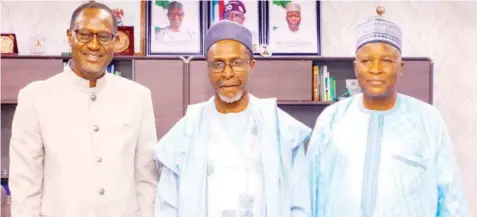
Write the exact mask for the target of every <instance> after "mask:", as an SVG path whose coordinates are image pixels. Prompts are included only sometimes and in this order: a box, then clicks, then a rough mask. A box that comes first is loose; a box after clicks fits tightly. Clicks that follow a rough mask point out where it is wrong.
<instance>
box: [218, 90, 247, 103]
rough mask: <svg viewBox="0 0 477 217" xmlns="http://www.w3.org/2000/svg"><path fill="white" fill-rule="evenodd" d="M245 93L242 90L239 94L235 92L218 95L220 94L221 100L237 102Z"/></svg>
mask: <svg viewBox="0 0 477 217" xmlns="http://www.w3.org/2000/svg"><path fill="white" fill-rule="evenodd" d="M243 94H244V92H243V91H240V92H238V93H237V94H235V95H234V96H225V95H223V94H221V93H219V94H217V95H219V98H220V100H222V101H223V102H225V103H234V102H237V101H239V100H240V99H242V96H243Z"/></svg>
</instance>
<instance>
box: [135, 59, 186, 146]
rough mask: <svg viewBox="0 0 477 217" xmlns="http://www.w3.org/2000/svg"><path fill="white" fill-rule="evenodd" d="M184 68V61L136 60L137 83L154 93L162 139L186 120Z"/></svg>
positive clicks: (153, 98)
mask: <svg viewBox="0 0 477 217" xmlns="http://www.w3.org/2000/svg"><path fill="white" fill-rule="evenodd" d="M183 65H184V64H183V62H182V61H181V60H180V59H177V60H154V61H151V60H134V80H135V81H136V82H138V83H140V84H142V85H144V86H146V87H148V88H149V89H150V90H151V93H152V102H153V104H154V115H155V118H156V131H157V136H158V137H162V136H163V135H164V134H165V133H166V132H167V131H168V130H169V129H170V128H171V127H172V126H173V125H174V124H175V123H176V122H177V121H179V119H180V118H181V117H182V116H183V112H184V100H183V93H184V92H183V82H184V78H183Z"/></svg>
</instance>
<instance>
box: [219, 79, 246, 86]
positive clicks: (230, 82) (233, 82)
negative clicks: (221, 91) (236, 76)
mask: <svg viewBox="0 0 477 217" xmlns="http://www.w3.org/2000/svg"><path fill="white" fill-rule="evenodd" d="M217 84H218V85H219V87H221V86H239V85H240V84H241V82H240V81H239V80H228V81H224V80H220V81H219V82H218V83H217Z"/></svg>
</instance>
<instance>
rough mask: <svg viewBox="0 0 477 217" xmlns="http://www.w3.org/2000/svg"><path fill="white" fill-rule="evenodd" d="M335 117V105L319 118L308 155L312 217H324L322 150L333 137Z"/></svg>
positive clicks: (309, 145) (311, 138)
mask: <svg viewBox="0 0 477 217" xmlns="http://www.w3.org/2000/svg"><path fill="white" fill-rule="evenodd" d="M334 115H335V105H332V106H329V107H327V108H326V109H325V110H323V112H322V113H321V114H320V115H319V116H318V118H317V120H316V123H315V126H314V128H313V132H312V134H311V137H310V142H309V144H308V150H307V153H306V156H307V160H308V161H307V162H308V164H309V167H308V169H309V172H308V182H309V186H310V188H309V189H310V203H311V215H310V216H311V217H322V216H323V215H322V214H321V212H320V211H321V210H320V197H319V196H320V195H319V191H320V189H319V186H320V181H321V177H320V175H321V169H320V168H321V154H322V152H321V150H322V148H323V147H324V146H325V145H326V142H327V140H328V139H329V137H330V136H331V133H332V132H331V126H332V124H333V120H334V118H333V117H334Z"/></svg>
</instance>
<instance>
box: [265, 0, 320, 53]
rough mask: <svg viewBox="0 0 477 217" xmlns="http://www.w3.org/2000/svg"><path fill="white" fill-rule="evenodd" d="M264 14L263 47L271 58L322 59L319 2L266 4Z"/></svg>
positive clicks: (297, 0) (270, 1)
mask: <svg viewBox="0 0 477 217" xmlns="http://www.w3.org/2000/svg"><path fill="white" fill-rule="evenodd" d="M288 4H294V5H288ZM297 5H298V6H297ZM287 6H289V7H288V9H287ZM287 10H288V12H291V13H288V12H287ZM293 12H295V13H293ZM265 14H266V15H265V23H266V27H265V28H264V29H265V30H266V34H265V36H266V44H267V45H268V47H269V50H270V51H271V52H272V55H273V56H321V3H320V1H319V0H316V1H300V0H296V1H273V0H268V1H266V2H265ZM303 27H305V28H303ZM295 29H298V30H296V31H295ZM315 38H316V40H314V39H315Z"/></svg>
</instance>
